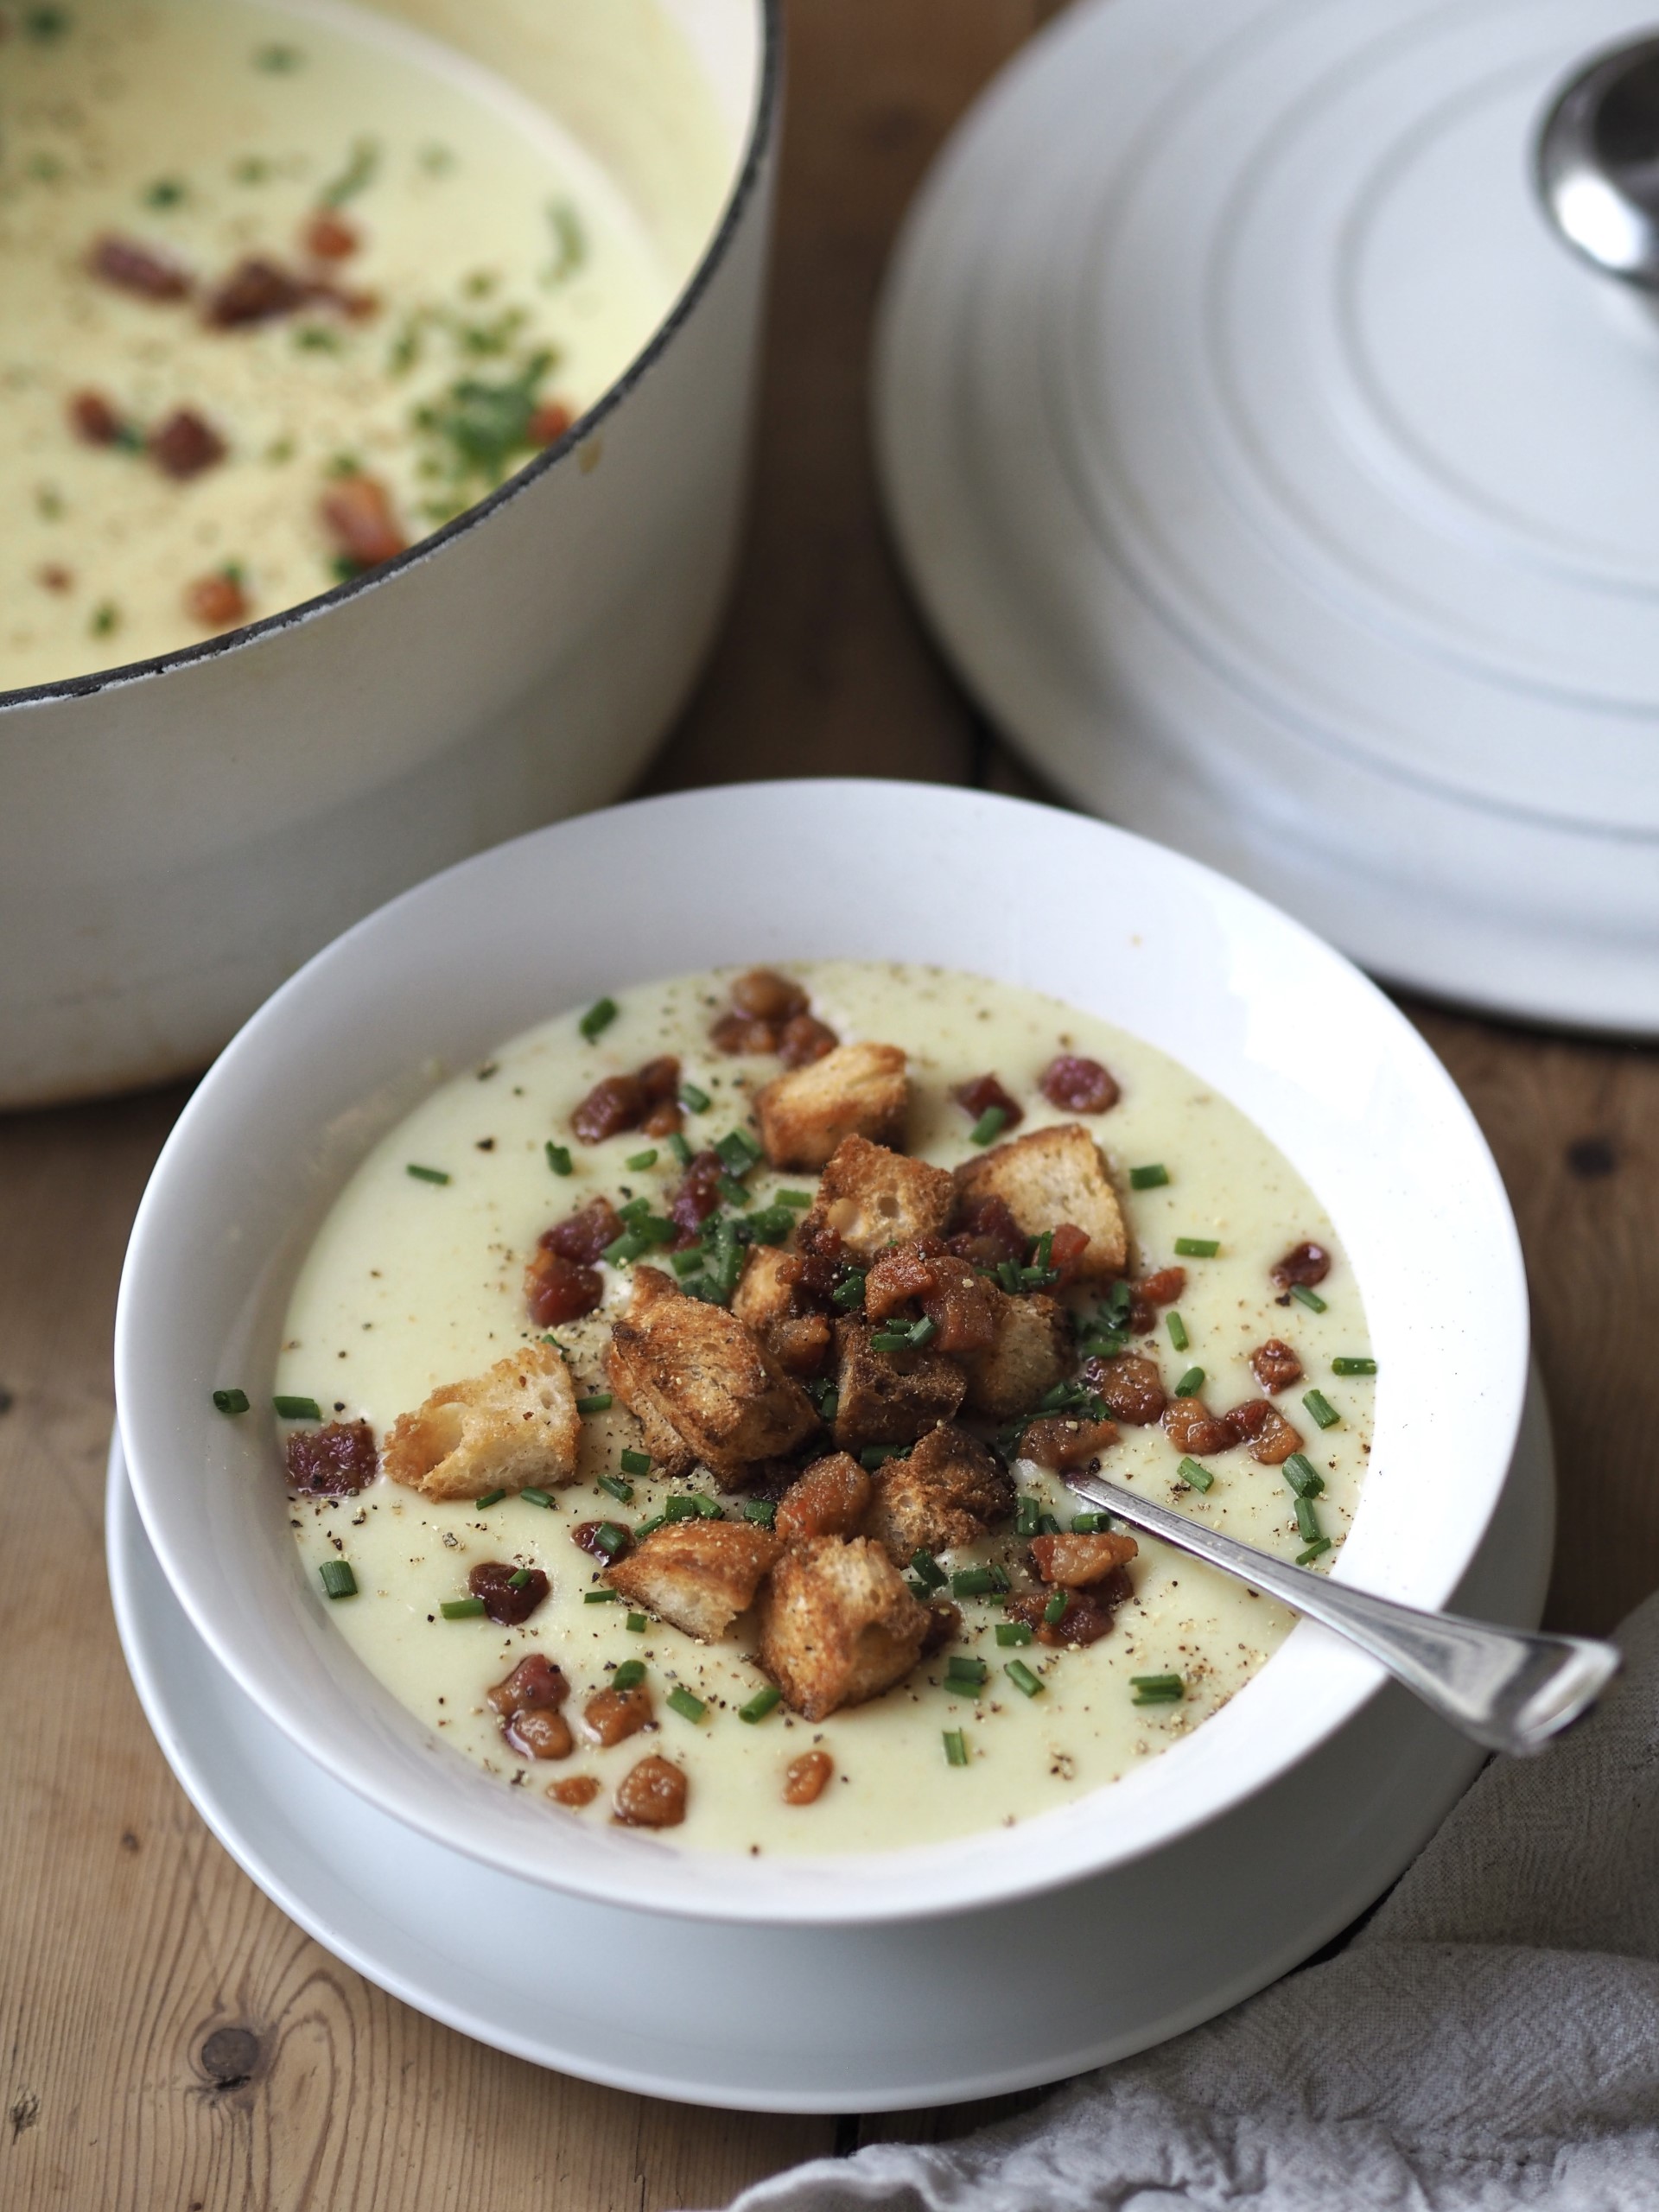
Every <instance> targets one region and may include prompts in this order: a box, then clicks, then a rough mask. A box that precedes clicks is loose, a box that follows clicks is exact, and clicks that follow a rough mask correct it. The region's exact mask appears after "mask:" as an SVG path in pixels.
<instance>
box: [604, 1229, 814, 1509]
mask: <svg viewBox="0 0 1659 2212" xmlns="http://www.w3.org/2000/svg"><path fill="white" fill-rule="evenodd" d="M655 1273H656V1270H655V1269H654V1268H641V1269H639V1274H646V1275H649V1274H655ZM664 1280H665V1279H664ZM606 1366H607V1371H608V1373H609V1375H610V1376H611V1379H612V1383H613V1386H614V1388H615V1390H616V1393H617V1395H618V1396H619V1397H620V1398H621V1400H622V1401H623V1403H624V1404H625V1405H626V1406H627V1408H629V1410H630V1411H631V1412H632V1414H635V1415H636V1416H637V1417H638V1419H639V1422H640V1426H641V1427H642V1428H643V1429H644V1430H645V1443H646V1448H647V1450H648V1451H650V1452H651V1454H652V1458H653V1459H658V1460H660V1461H662V1462H663V1463H664V1465H668V1466H673V1465H676V1464H677V1465H679V1466H681V1467H683V1466H685V1465H690V1460H691V1459H701V1460H702V1462H703V1463H704V1464H705V1465H707V1466H709V1468H711V1469H712V1470H713V1471H714V1472H715V1474H716V1475H717V1476H721V1477H722V1478H724V1477H727V1476H729V1475H732V1474H734V1472H735V1471H737V1470H739V1469H741V1467H742V1466H744V1465H746V1464H747V1462H748V1461H750V1460H753V1459H771V1458H773V1457H775V1456H778V1455H779V1454H782V1453H784V1452H790V1451H791V1450H793V1448H794V1446H796V1445H798V1443H799V1442H800V1441H801V1440H802V1438H803V1437H804V1436H806V1435H808V1434H809V1433H810V1432H811V1430H812V1429H814V1428H815V1427H817V1414H816V1413H815V1412H814V1411H813V1409H812V1402H811V1400H810V1398H809V1397H808V1396H807V1395H806V1393H805V1391H804V1390H803V1389H802V1388H801V1386H800V1384H799V1383H794V1382H791V1379H790V1378H789V1376H787V1375H785V1373H784V1372H783V1370H781V1369H780V1368H779V1365H778V1363H777V1362H776V1361H775V1360H774V1359H773V1358H772V1354H771V1353H770V1352H769V1351H767V1350H766V1346H765V1345H764V1344H762V1343H761V1341H760V1338H759V1337H757V1336H756V1335H755V1333H754V1332H753V1330H752V1329H747V1328H745V1326H744V1325H743V1324H742V1322H741V1321H740V1320H738V1319H737V1318H736V1317H735V1315H734V1314H731V1313H727V1312H726V1310H725V1308H724V1307H723V1306H711V1305H709V1304H707V1303H705V1302H704V1301H703V1300H702V1299H697V1298H687V1297H685V1296H683V1295H682V1294H677V1293H676V1294H672V1295H667V1296H665V1295H664V1294H663V1292H662V1291H661V1290H660V1289H659V1288H658V1287H655V1286H649V1285H648V1286H647V1287H646V1290H645V1302H644V1304H643V1305H642V1304H641V1298H640V1293H639V1290H638V1289H636V1291H635V1294H634V1297H633V1301H632V1304H631V1305H630V1306H629V1308H628V1312H627V1314H626V1318H625V1319H620V1320H619V1321H617V1322H616V1323H615V1325H613V1328H612V1331H611V1341H610V1345H609V1348H608V1350H607V1353H606ZM665 1435H671V1436H672V1438H673V1440H674V1447H675V1448H674V1449H672V1450H665V1449H663V1448H661V1447H662V1446H663V1445H664V1441H665ZM688 1454H690V1459H688V1457H687V1455H688Z"/></svg>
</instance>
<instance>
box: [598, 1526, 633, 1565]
mask: <svg viewBox="0 0 1659 2212" xmlns="http://www.w3.org/2000/svg"><path fill="white" fill-rule="evenodd" d="M594 1543H595V1544H597V1545H598V1547H599V1548H600V1550H601V1551H602V1552H603V1553H604V1554H605V1556H606V1558H607V1559H614V1558H615V1557H616V1555H617V1554H618V1553H619V1552H625V1551H626V1549H627V1548H628V1531H627V1530H626V1529H620V1528H618V1526H617V1524H616V1522H614V1521H601V1522H600V1524H599V1526H598V1528H597V1529H594Z"/></svg>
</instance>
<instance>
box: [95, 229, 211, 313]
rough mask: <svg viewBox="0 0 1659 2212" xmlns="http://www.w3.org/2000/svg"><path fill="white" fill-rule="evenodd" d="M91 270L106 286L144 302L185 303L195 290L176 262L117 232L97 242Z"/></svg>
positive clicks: (110, 233) (186, 272)
mask: <svg viewBox="0 0 1659 2212" xmlns="http://www.w3.org/2000/svg"><path fill="white" fill-rule="evenodd" d="M87 266H88V268H90V269H91V270H92V274H93V276H94V277H102V278H103V280H104V282H105V283H106V284H113V285H114V286H115V288H116V289H117V290H118V291H119V292H130V293H132V294H133V296H135V298H137V299H141V300H181V299H183V298H184V297H185V296H187V294H188V292H189V290H190V289H191V279H190V276H189V273H188V270H183V269H181V268H180V266H179V264H178V263H177V262H176V261H170V260H168V257H167V256H166V255H165V254H161V253H157V252H156V251H155V250H154V249H153V248H152V247H150V246H147V245H139V244H138V242H137V239H136V238H118V237H117V236H116V234H115V233H114V232H105V235H104V236H103V237H102V238H99V239H97V240H95V241H94V243H93V245H92V252H91V253H90V255H89V256H88V257H87Z"/></svg>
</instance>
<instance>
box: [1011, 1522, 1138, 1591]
mask: <svg viewBox="0 0 1659 2212" xmlns="http://www.w3.org/2000/svg"><path fill="white" fill-rule="evenodd" d="M1140 1548H1141V1547H1140V1545H1139V1544H1137V1543H1136V1542H1135V1538H1134V1537H1133V1536H1120V1535H1117V1534H1116V1531H1114V1530H1112V1529H1101V1530H1099V1531H1098V1532H1097V1533H1096V1534H1095V1535H1090V1536H1033V1538H1032V1540H1031V1563H1032V1566H1033V1569H1034V1570H1035V1571H1036V1573H1039V1575H1041V1577H1042V1579H1043V1580H1044V1581H1045V1582H1046V1583H1048V1584H1050V1585H1051V1586H1053V1587H1055V1588H1058V1589H1062V1590H1087V1589H1089V1588H1090V1587H1091V1586H1093V1585H1094V1584H1095V1583H1097V1582H1104V1581H1105V1580H1106V1579H1107V1577H1108V1576H1109V1575H1111V1574H1116V1573H1119V1572H1120V1571H1121V1570H1122V1568H1123V1567H1127V1566H1128V1563H1129V1561H1130V1560H1132V1559H1133V1558H1134V1557H1135V1554H1136V1553H1137V1552H1138V1551H1139V1550H1140Z"/></svg>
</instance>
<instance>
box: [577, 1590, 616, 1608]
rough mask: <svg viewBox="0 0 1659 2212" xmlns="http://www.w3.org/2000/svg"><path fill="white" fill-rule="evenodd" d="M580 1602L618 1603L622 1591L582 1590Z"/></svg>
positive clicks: (593, 1603)
mask: <svg viewBox="0 0 1659 2212" xmlns="http://www.w3.org/2000/svg"><path fill="white" fill-rule="evenodd" d="M621 1603H622V1592H620V1590H584V1591H583V1592H582V1604H583V1605H620V1604H621Z"/></svg>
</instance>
